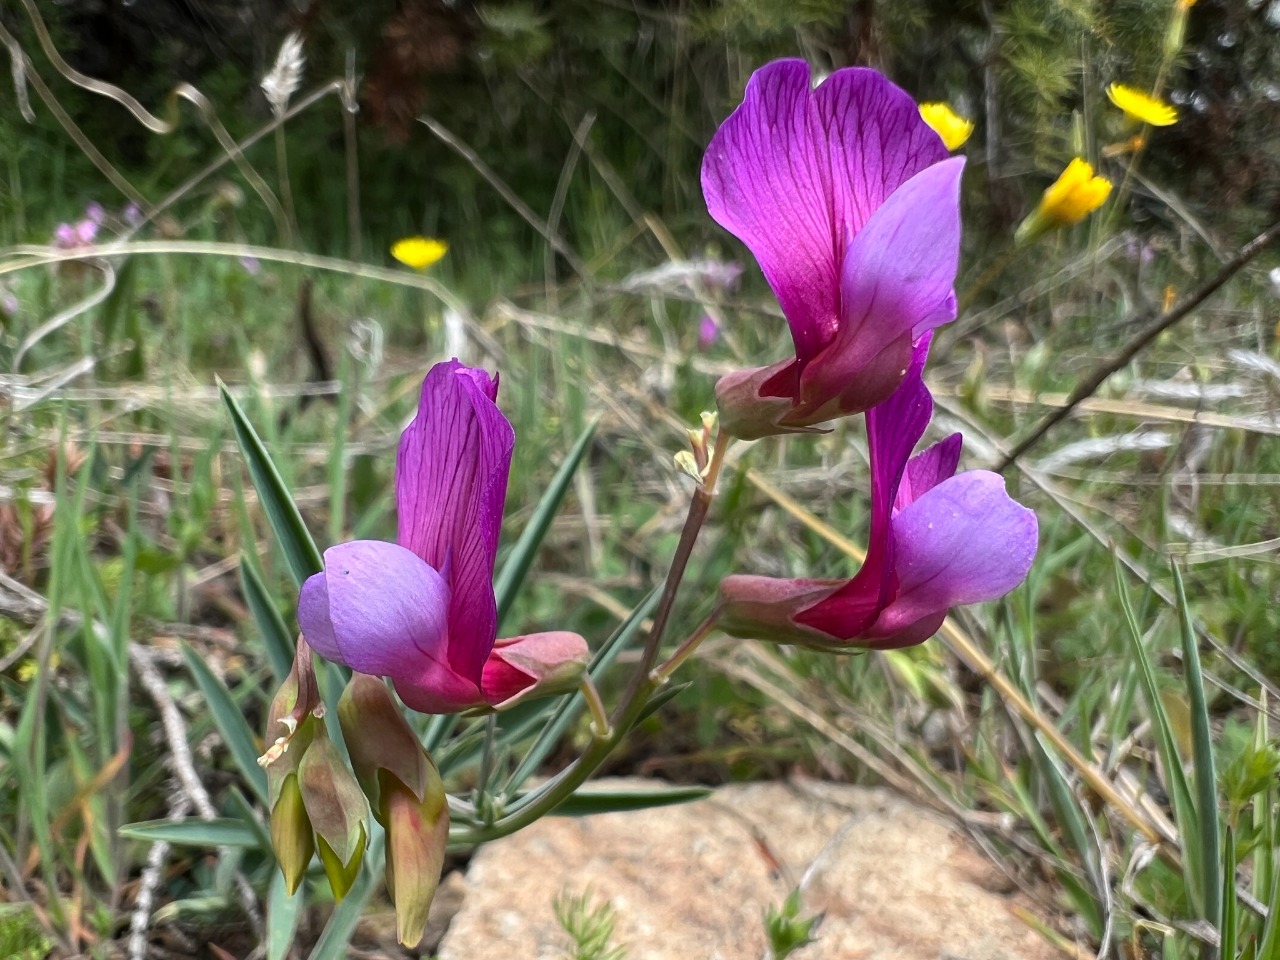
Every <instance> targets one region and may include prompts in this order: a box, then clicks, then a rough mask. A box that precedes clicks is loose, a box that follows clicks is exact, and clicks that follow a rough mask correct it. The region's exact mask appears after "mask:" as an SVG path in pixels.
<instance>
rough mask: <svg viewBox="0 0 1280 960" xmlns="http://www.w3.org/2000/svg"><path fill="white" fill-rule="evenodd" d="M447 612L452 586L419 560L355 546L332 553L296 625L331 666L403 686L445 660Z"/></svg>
mask: <svg viewBox="0 0 1280 960" xmlns="http://www.w3.org/2000/svg"><path fill="white" fill-rule="evenodd" d="M448 607H449V588H448V586H446V584H445V582H444V580H443V579H442V578H441V576H440V574H438V573H437V572H436V571H435V570H433V569H432V568H431V567H429V566H428V565H427V564H426V563H424V562H423V561H422V560H420V559H419V558H418V557H417V556H415V555H414V554H413V553H411V552H410V551H408V550H406V549H405V548H404V547H401V546H397V545H396V544H394V543H383V542H382V541H379V540H353V541H352V542H350V543H343V544H340V545H338V546H336V547H330V548H329V549H328V550H326V551H325V552H324V572H323V573H317V574H316V575H315V576H313V577H310V578H308V580H307V582H306V583H304V584H303V585H302V593H301V596H300V597H299V599H298V625H299V626H300V627H301V628H302V634H303V636H305V637H306V638H307V642H308V643H309V644H311V648H312V649H313V650H315V651H316V653H318V654H320V656H322V657H324V658H325V659H327V660H332V661H334V662H335V663H344V664H346V665H347V666H348V667H350V668H351V669H352V670H358V671H359V672H360V673H368V674H373V675H374V676H382V677H392V678H400V677H406V676H414V675H417V674H419V673H421V668H420V664H421V662H422V661H424V660H432V661H440V660H443V659H444V652H445V648H446V638H447V626H446V623H447V621H446V616H447V611H448Z"/></svg>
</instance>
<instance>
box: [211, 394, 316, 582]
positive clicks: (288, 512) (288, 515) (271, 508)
mask: <svg viewBox="0 0 1280 960" xmlns="http://www.w3.org/2000/svg"><path fill="white" fill-rule="evenodd" d="M218 392H219V393H220V394H221V395H222V403H223V405H224V406H225V407H226V408H227V412H228V413H229V414H230V415H231V426H232V428H233V429H234V430H235V434H236V442H237V443H238V444H239V445H240V452H241V453H242V454H244V459H245V463H246V464H247V465H248V467H249V477H250V479H251V480H253V486H254V489H256V490H257V491H258V498H259V500H260V501H261V502H262V509H263V512H264V513H265V514H266V516H267V522H268V523H270V524H271V529H272V531H273V532H274V533H275V535H276V539H277V540H278V541H279V543H280V548H281V549H282V550H283V551H284V555H285V559H286V560H287V561H288V563H289V571H290V572H291V573H292V574H293V579H294V581H295V582H296V583H297V584H298V586H301V585H302V581H304V580H306V579H307V577H309V576H311V575H312V574H313V573H319V572H320V571H321V570H322V569H323V567H324V559H323V558H322V557H321V556H320V551H319V549H318V548H317V547H316V544H315V541H314V540H313V539H311V533H310V531H308V530H307V525H306V524H305V523H304V522H303V520H302V514H301V513H299V512H298V505H297V504H296V503H294V502H293V497H292V496H291V495H290V494H289V490H288V488H287V487H286V486H285V484H284V481H283V480H282V479H281V478H280V471H278V470H277V469H276V465H275V463H274V462H273V461H272V459H271V455H270V454H268V453H267V448H266V447H265V446H264V445H263V443H262V440H261V439H260V438H259V437H258V434H257V432H256V431H255V430H254V429H253V425H252V424H251V423H249V418H248V417H247V416H245V412H244V410H243V409H242V408H241V407H240V404H239V403H238V402H237V401H236V398H235V397H233V396H232V395H231V392H230V391H229V390H227V385H226V384H225V383H223V382H222V381H221V380H219V381H218Z"/></svg>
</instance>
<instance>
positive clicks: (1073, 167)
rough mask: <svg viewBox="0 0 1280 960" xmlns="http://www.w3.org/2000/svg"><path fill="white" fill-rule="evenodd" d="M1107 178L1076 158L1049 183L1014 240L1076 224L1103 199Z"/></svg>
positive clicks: (1107, 189) (1108, 185)
mask: <svg viewBox="0 0 1280 960" xmlns="http://www.w3.org/2000/svg"><path fill="white" fill-rule="evenodd" d="M1109 196H1111V181H1110V180H1108V179H1107V178H1106V177H1098V176H1094V173H1093V167H1092V166H1090V165H1089V164H1088V163H1087V162H1086V161H1084V160H1082V159H1080V158H1079V157H1076V158H1075V159H1074V160H1072V161H1071V162H1070V163H1069V164H1067V168H1066V169H1065V170H1063V171H1062V173H1061V174H1059V176H1058V179H1057V180H1055V181H1054V182H1053V183H1052V184H1050V186H1049V188H1048V189H1047V190H1045V192H1044V195H1043V196H1042V197H1041V198H1040V204H1039V205H1038V206H1037V207H1036V209H1035V210H1033V211H1032V212H1031V215H1030V216H1028V217H1027V218H1026V219H1025V220H1023V221H1022V223H1021V224H1019V225H1018V231H1017V233H1016V234H1015V235H1014V239H1015V240H1016V241H1017V242H1018V243H1030V242H1031V241H1032V240H1035V239H1037V238H1039V237H1040V236H1041V235H1042V234H1045V233H1047V232H1049V231H1050V230H1053V229H1054V228H1056V227H1063V226H1070V225H1071V224H1073V223H1079V222H1080V221H1081V220H1083V219H1084V218H1085V217H1087V216H1088V215H1089V214H1091V213H1093V211H1095V210H1097V209H1098V208H1099V207H1100V206H1102V205H1103V204H1104V203H1106V202H1107V197H1109Z"/></svg>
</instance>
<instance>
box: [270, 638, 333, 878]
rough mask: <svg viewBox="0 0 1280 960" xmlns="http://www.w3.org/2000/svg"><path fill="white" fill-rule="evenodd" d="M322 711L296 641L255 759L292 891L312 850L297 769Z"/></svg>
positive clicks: (307, 660) (303, 648)
mask: <svg viewBox="0 0 1280 960" xmlns="http://www.w3.org/2000/svg"><path fill="white" fill-rule="evenodd" d="M322 712H323V705H322V703H321V702H320V698H319V694H318V692H317V690H316V685H315V674H314V673H313V672H312V667H311V648H310V647H309V646H307V643H306V641H305V640H299V641H298V649H297V651H296V652H295V654H294V660H293V669H292V670H290V671H289V675H288V676H287V677H285V680H284V683H282V684H281V685H280V689H279V690H278V691H277V692H276V695H275V698H274V699H273V700H272V701H271V708H270V710H268V712H267V736H266V739H267V742H268V743H269V744H270V746H269V747H268V748H267V751H266V753H265V754H263V756H262V757H260V758H259V760H258V762H259V763H260V764H262V766H263V767H265V768H266V771H267V805H268V807H269V808H270V810H271V845H272V847H273V848H274V849H275V852H276V860H277V861H278V862H279V864H280V870H281V872H282V873H283V874H284V879H285V886H286V888H287V889H288V891H289V893H290V894H291V895H292V894H293V892H294V891H295V890H297V889H298V884H300V883H301V882H302V878H303V875H304V874H305V873H306V870H307V865H308V864H309V863H310V862H311V854H312V853H314V852H315V843H314V841H313V840H312V835H311V821H310V820H309V819H308V817H307V811H306V808H305V806H304V804H303V802H302V790H301V787H300V785H299V783H298V768H299V766H300V765H301V763H302V758H303V755H304V754H305V753H306V751H307V747H308V746H310V745H311V741H312V740H313V739H314V738H315V732H316V729H317V727H318V726H319V724H320V721H319V720H318V719H317V715H318V714H319V713H322Z"/></svg>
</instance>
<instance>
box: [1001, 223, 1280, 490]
mask: <svg viewBox="0 0 1280 960" xmlns="http://www.w3.org/2000/svg"><path fill="white" fill-rule="evenodd" d="M1277 239H1280V221H1277V222H1276V223H1273V224H1272V225H1271V226H1270V227H1268V228H1267V229H1266V230H1265V231H1264V232H1262V233H1260V234H1258V236H1256V237H1254V238H1253V239H1252V240H1250V241H1249V242H1248V243H1246V244H1245V245H1244V246H1243V247H1241V248H1240V250H1239V252H1238V253H1237V254H1236V255H1235V256H1234V257H1233V258H1232V259H1231V260H1230V261H1229V262H1228V263H1225V264H1223V265H1222V268H1221V269H1220V270H1219V271H1218V272H1217V273H1216V274H1214V275H1213V277H1211V278H1210V279H1209V280H1208V281H1207V282H1206V283H1205V284H1204V285H1203V286H1201V287H1200V289H1198V290H1196V291H1195V292H1194V293H1193V294H1191V296H1189V297H1187V298H1185V299H1184V300H1183V301H1182V302H1181V303H1179V304H1178V305H1177V306H1176V307H1174V308H1173V309H1172V310H1170V311H1169V312H1168V313H1166V314H1164V315H1163V316H1160V315H1157V314H1156V311H1154V310H1147V311H1144V312H1143V313H1142V314H1139V315H1138V316H1137V317H1136V318H1134V320H1132V321H1129V323H1130V324H1131V325H1132V324H1135V323H1139V322H1142V321H1145V320H1148V319H1151V318H1152V317H1154V320H1153V321H1152V322H1151V323H1149V324H1148V325H1147V326H1145V327H1143V329H1142V330H1141V331H1139V332H1138V334H1137V335H1136V336H1134V338H1133V339H1132V340H1130V341H1129V342H1128V343H1127V344H1125V346H1124V349H1123V350H1121V351H1120V352H1119V353H1118V354H1117V355H1116V356H1115V358H1114V359H1111V360H1108V361H1107V362H1106V363H1103V364H1101V365H1099V366H1098V367H1097V369H1095V370H1094V371H1093V373H1091V374H1090V375H1089V376H1088V377H1087V378H1086V379H1085V381H1084V382H1083V383H1081V384H1080V385H1079V386H1078V387H1076V388H1075V389H1074V390H1073V391H1071V396H1069V397H1067V401H1066V403H1064V404H1063V405H1062V406H1061V407H1059V408H1058V409H1057V410H1055V411H1054V412H1053V413H1051V414H1048V415H1047V416H1045V418H1044V419H1043V420H1041V421H1040V422H1039V423H1038V424H1036V426H1035V428H1034V429H1032V431H1031V432H1030V433H1029V434H1027V436H1026V437H1025V438H1024V439H1022V440H1020V441H1019V442H1018V444H1017V445H1016V446H1015V447H1014V448H1013V449H1012V450H1010V451H1009V453H1008V454H1006V455H1005V457H1004V459H1003V460H1001V461H1000V464H999V466H997V467H996V472H997V473H1004V471H1005V470H1007V469H1008V468H1009V466H1010V464H1012V463H1013V462H1014V461H1015V460H1017V459H1018V458H1019V457H1020V456H1022V455H1023V454H1024V453H1026V452H1027V451H1028V450H1030V449H1031V448H1032V447H1033V446H1035V445H1036V444H1037V443H1039V442H1040V440H1041V438H1042V437H1043V436H1044V435H1045V434H1046V433H1048V432H1049V431H1050V430H1051V429H1052V428H1053V427H1055V426H1056V425H1057V424H1059V423H1061V422H1062V421H1063V420H1065V419H1066V418H1067V417H1068V416H1070V415H1071V411H1073V410H1074V409H1075V408H1076V407H1077V406H1079V405H1080V403H1081V402H1082V401H1084V400H1087V399H1088V398H1089V397H1091V396H1093V394H1094V393H1095V392H1097V389H1098V388H1099V387H1100V386H1102V384H1103V383H1105V382H1106V381H1107V379H1108V378H1109V377H1110V376H1111V375H1112V374H1113V373H1115V372H1116V371H1117V370H1120V369H1122V368H1124V367H1126V366H1128V364H1129V361H1131V360H1132V359H1133V358H1134V357H1135V356H1137V355H1138V353H1139V351H1141V350H1142V348H1143V347H1145V346H1147V345H1148V344H1149V343H1151V341H1152V340H1154V339H1155V338H1156V337H1158V336H1159V335H1160V334H1161V333H1163V332H1164V331H1165V330H1168V329H1169V328H1170V327H1172V326H1173V325H1174V324H1175V323H1177V322H1178V321H1179V320H1181V319H1183V318H1184V317H1186V316H1187V315H1188V314H1190V313H1192V312H1193V311H1194V310H1195V309H1196V308H1197V307H1198V306H1200V304H1202V303H1204V302H1205V301H1206V300H1208V299H1209V297H1211V296H1212V295H1213V294H1215V293H1216V292H1217V291H1218V288H1220V287H1221V286H1222V285H1223V284H1224V283H1226V282H1227V281H1228V280H1230V279H1231V278H1232V277H1234V276H1235V275H1236V274H1237V273H1239V272H1240V271H1241V270H1243V269H1244V267H1245V266H1246V265H1247V264H1248V263H1249V262H1250V261H1251V260H1253V259H1254V258H1255V257H1256V256H1257V255H1258V254H1260V253H1261V252H1262V251H1263V250H1265V249H1266V248H1267V247H1268V246H1270V245H1271V244H1272V243H1273V242H1274V241H1275V240H1277Z"/></svg>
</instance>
